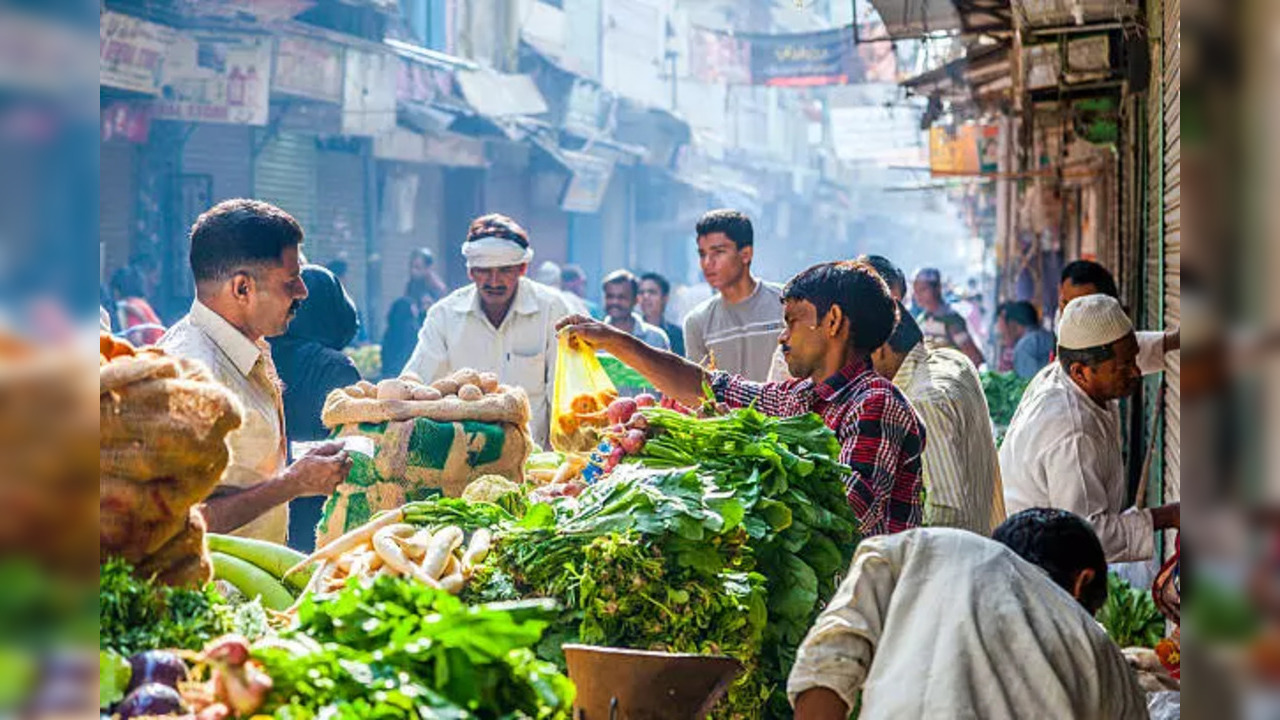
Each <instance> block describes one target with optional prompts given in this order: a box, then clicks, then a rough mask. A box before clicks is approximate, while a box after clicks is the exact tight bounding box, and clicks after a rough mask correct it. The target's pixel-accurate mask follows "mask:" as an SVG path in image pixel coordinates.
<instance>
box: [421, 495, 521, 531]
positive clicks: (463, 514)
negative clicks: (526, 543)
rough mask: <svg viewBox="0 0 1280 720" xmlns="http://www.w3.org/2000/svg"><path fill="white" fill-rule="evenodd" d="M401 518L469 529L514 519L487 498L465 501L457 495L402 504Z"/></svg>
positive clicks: (505, 522)
mask: <svg viewBox="0 0 1280 720" xmlns="http://www.w3.org/2000/svg"><path fill="white" fill-rule="evenodd" d="M403 510H404V519H405V522H408V523H413V524H415V525H424V526H427V527H436V526H441V525H457V526H458V527H460V528H462V529H463V530H465V531H467V532H470V531H472V530H475V529H476V528H482V527H483V528H489V529H491V530H492V529H495V528H499V527H502V526H504V525H506V524H509V523H513V522H515V520H516V518H515V516H514V515H512V514H511V513H510V512H508V511H507V510H505V509H503V508H502V507H500V506H498V505H496V504H494V503H489V502H469V501H467V500H463V499H461V498H444V497H441V498H432V499H430V500H420V501H418V502H411V503H408V504H407V505H405V506H404V508H403Z"/></svg>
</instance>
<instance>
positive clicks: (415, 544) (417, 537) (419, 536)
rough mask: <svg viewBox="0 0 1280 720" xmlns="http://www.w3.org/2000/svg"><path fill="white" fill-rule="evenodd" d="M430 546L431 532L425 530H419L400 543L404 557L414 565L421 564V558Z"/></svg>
mask: <svg viewBox="0 0 1280 720" xmlns="http://www.w3.org/2000/svg"><path fill="white" fill-rule="evenodd" d="M430 546H431V531H430V530H428V529H426V528H423V529H421V530H419V531H418V532H416V533H414V534H413V535H412V536H410V537H409V538H407V539H405V540H404V541H403V542H401V547H403V548H404V554H405V556H406V557H408V558H409V559H410V560H412V561H414V562H416V563H420V562H422V558H424V557H426V555H427V548H428V547H430Z"/></svg>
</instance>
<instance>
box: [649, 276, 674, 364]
mask: <svg viewBox="0 0 1280 720" xmlns="http://www.w3.org/2000/svg"><path fill="white" fill-rule="evenodd" d="M670 299H671V283H670V282H669V281H668V280H667V279H666V278H665V277H663V276H662V275H659V274H658V273H656V272H647V273H645V274H643V275H641V276H640V315H641V317H643V318H644V321H645V322H647V323H649V324H650V325H653V326H654V327H659V328H662V332H664V333H666V334H667V340H669V341H671V352H673V353H675V354H677V355H684V330H682V329H681V328H680V326H679V325H677V324H676V323H673V322H668V321H667V303H668V302H669V301H670Z"/></svg>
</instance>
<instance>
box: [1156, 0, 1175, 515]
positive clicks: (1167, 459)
mask: <svg viewBox="0 0 1280 720" xmlns="http://www.w3.org/2000/svg"><path fill="white" fill-rule="evenodd" d="M1163 5H1164V7H1163V21H1164V22H1163V33H1162V34H1163V40H1164V42H1163V43H1162V49H1163V54H1164V58H1163V62H1162V63H1161V68H1162V78H1161V84H1160V88H1161V92H1160V95H1161V97H1160V100H1161V105H1162V111H1161V122H1162V123H1163V130H1164V132H1163V136H1164V137H1163V140H1164V142H1163V147H1161V155H1162V158H1161V159H1162V161H1163V164H1162V172H1163V185H1162V190H1163V192H1162V197H1161V203H1162V214H1163V217H1162V219H1163V221H1164V233H1163V235H1164V257H1163V258H1161V259H1162V260H1163V263H1164V268H1163V269H1164V283H1163V284H1164V288H1163V292H1164V318H1163V319H1164V325H1165V327H1174V326H1179V325H1181V322H1182V309H1181V308H1182V306H1181V297H1182V281H1181V268H1182V193H1181V190H1182V130H1181V120H1182V113H1181V86H1182V60H1181V59H1182V41H1181V35H1182V20H1181V2H1180V0H1165V1H1164V3H1163ZM1153 90H1154V88H1153ZM1155 94H1156V93H1155V92H1152V95H1155ZM1180 370H1181V360H1180V358H1179V354H1178V353H1173V354H1172V355H1170V359H1169V367H1168V369H1167V370H1166V371H1165V373H1164V382H1165V411H1164V419H1165V426H1164V499H1165V501H1166V502H1171V501H1174V500H1177V499H1178V498H1179V497H1181V487H1182V482H1181V477H1182V476H1181V472H1182V464H1181V449H1182V448H1181V441H1180V438H1181V431H1182V414H1181V404H1180V399H1181V393H1180V382H1181V379H1180V378H1181V375H1180Z"/></svg>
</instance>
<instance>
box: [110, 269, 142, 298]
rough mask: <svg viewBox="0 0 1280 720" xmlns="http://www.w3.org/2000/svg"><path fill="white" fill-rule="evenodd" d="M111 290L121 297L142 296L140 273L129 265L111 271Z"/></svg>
mask: <svg viewBox="0 0 1280 720" xmlns="http://www.w3.org/2000/svg"><path fill="white" fill-rule="evenodd" d="M111 292H113V293H118V294H119V295H120V297H123V298H135V297H142V295H143V290H142V275H141V274H140V273H139V272H138V271H137V270H136V269H134V268H131V267H122V268H120V269H118V270H116V271H115V272H113V273H111Z"/></svg>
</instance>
